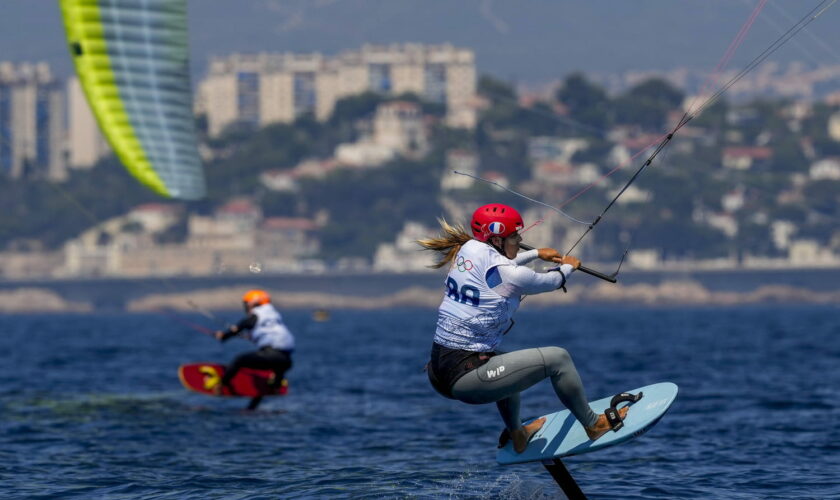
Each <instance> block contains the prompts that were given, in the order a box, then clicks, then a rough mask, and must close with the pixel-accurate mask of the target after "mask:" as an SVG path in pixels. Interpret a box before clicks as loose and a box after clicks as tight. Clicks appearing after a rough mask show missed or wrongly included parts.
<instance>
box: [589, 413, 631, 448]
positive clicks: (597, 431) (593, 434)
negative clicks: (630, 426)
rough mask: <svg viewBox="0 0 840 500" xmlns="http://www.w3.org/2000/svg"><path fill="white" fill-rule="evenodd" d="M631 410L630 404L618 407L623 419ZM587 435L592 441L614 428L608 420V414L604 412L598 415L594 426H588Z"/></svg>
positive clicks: (619, 414)
mask: <svg viewBox="0 0 840 500" xmlns="http://www.w3.org/2000/svg"><path fill="white" fill-rule="evenodd" d="M628 410H630V407H629V406H625V407H623V408H619V409H618V416H619V417H621V420H624V417H626V416H627V411H628ZM585 429H586V435H587V436H588V437H589V439H591V440H592V441H595V440H596V439H598V438H599V437H601V436H603V435H604V434H606V433H607V432H609V431H611V430H612V427H610V423H609V422H608V421H607V416H606V415H604V414H603V413H602V414H600V415H598V420H597V421H596V422H595V425H593V426H592V427H586V428H585Z"/></svg>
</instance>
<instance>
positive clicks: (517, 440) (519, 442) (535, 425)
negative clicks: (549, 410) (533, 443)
mask: <svg viewBox="0 0 840 500" xmlns="http://www.w3.org/2000/svg"><path fill="white" fill-rule="evenodd" d="M544 423H545V417H540V418H538V419H536V420H534V421H533V422H531V423H530V424H528V425H523V426H522V427H520V428H518V429H516V430H513V431H511V432H510V437H511V439H513V451H515V452H516V453H522V452H523V451H525V448H527V447H528V441H530V440H531V436H533V435H534V433H535V432H537V431H538V430H540V428H542V426H543V424H544Z"/></svg>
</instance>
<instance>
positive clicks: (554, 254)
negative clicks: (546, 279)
mask: <svg viewBox="0 0 840 500" xmlns="http://www.w3.org/2000/svg"><path fill="white" fill-rule="evenodd" d="M537 255H539V257H540V258H541V259H542V260H544V261H547V262H556V263H560V259H562V258H563V256H562V255H560V252H558V251H557V250H555V249H553V248H540V249H539V250H537Z"/></svg>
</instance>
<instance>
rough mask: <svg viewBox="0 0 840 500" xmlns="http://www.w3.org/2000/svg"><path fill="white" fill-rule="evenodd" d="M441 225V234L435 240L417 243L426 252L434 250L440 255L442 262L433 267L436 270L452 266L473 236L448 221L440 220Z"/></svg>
mask: <svg viewBox="0 0 840 500" xmlns="http://www.w3.org/2000/svg"><path fill="white" fill-rule="evenodd" d="M438 222H439V223H440V228H441V233H440V235H439V236H437V237H433V238H423V239H422V240H417V243H419V244H420V246H422V247H423V248H424V249H426V250H434V251H435V252H438V253H439V254H441V255H440V260H439V261H438V262H437V263H436V264H433V265H432V266H429V267H432V268H434V269H440V268H441V267H443V266H445V265H447V264H451V263H452V261H453V260H455V256H456V255H458V252H459V251H460V250H461V245H463V244H464V243H466V242H468V241H470V240H471V239H472V236H470V235H469V234H468V233H467V231H466V229H464V226H461V225H457V226H450V225H449V223H448V222H446V219H443V218H441V219H438Z"/></svg>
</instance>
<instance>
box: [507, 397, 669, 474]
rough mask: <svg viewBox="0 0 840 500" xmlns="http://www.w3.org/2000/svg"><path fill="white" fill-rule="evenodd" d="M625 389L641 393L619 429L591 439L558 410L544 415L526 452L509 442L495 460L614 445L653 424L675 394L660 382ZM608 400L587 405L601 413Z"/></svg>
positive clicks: (543, 457)
mask: <svg viewBox="0 0 840 500" xmlns="http://www.w3.org/2000/svg"><path fill="white" fill-rule="evenodd" d="M627 392H630V393H632V394H638V393H639V392H641V393H643V396H642V398H641V399H640V400H639V401H637V402H635V403H633V404H632V405H630V409H629V410H628V412H627V416H626V417H625V418H624V426H623V427H621V428H620V429H619V430H618V431H609V432H607V433H606V434H604V435H603V436H601V437H600V438H598V439H597V440H595V441H591V440H590V439H589V438H588V437H587V436H586V431H584V430H583V426H582V425H580V423H579V422H578V421H577V419H576V418H575V417H574V415H572V414H571V412H570V411H569V410H563V411H558V412H555V413H550V414H548V415H544V416H545V424H543V426H542V428H541V429H540V430H539V431H537V432H536V433H535V434H534V436H533V437H532V438H531V441H530V442H529V443H528V448H527V449H526V450H525V451H523V452H522V453H516V452H515V451H513V443H512V442H508V443H507V444H506V445H505V447H504V448H501V449H500V450H499V452H498V453H497V454H496V461H497V462H499V463H500V464H502V465H508V464H520V463H525V462H535V461H544V460H552V459H555V458H562V457H570V456H572V455H581V454H583V453H590V452H593V451H597V450H600V449H603V448H608V447H610V446H615V445H617V444H621V443H623V442H625V441H629V440H630V439H633V438H635V437H638V436H641V435H642V434H644V433H645V432H647V430H648V429H650V428H651V427H653V426H654V425H656V423H657V422H658V421H659V419H660V418H662V416H663V415H665V412H666V411H668V408H670V407H671V403H673V402H674V399H676V397H677V385H676V384H673V383H671V382H661V383H658V384H653V385H647V386H644V387H639V388H638V389H633V390H632V391H627ZM611 399H612V396H610V397H607V398H604V399H599V400H597V401H592V402H590V403H589V405H590V406H591V407H592V410H593V411H594V412H595V413H604V411H605V410H606V409H607V408H609V406H610V400H611ZM534 420H535V419H534ZM525 423H527V422H525Z"/></svg>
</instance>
